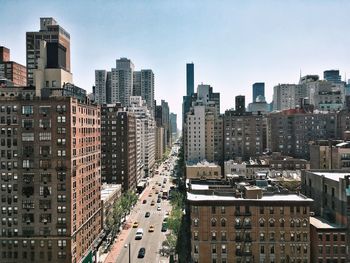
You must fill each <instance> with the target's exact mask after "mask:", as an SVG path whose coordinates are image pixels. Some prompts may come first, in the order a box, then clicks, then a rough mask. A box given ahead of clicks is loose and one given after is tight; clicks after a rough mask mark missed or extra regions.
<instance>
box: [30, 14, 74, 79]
mask: <svg viewBox="0 0 350 263" xmlns="http://www.w3.org/2000/svg"><path fill="white" fill-rule="evenodd" d="M40 40H45V41H46V42H47V43H52V45H51V44H48V50H47V52H48V57H50V58H51V59H50V60H49V61H48V62H49V65H50V64H56V65H59V66H60V67H61V68H62V69H64V70H66V71H68V72H70V35H69V33H68V32H67V31H66V30H64V29H63V28H62V27H61V26H59V25H58V24H57V22H56V20H55V19H53V18H52V17H42V18H40V30H39V31H36V32H27V34H26V56H27V58H26V60H27V84H28V85H34V70H35V69H36V68H37V66H38V58H39V57H40V52H39V51H40ZM49 55H50V56H49Z"/></svg>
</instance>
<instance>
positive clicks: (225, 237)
mask: <svg viewBox="0 0 350 263" xmlns="http://www.w3.org/2000/svg"><path fill="white" fill-rule="evenodd" d="M221 241H227V234H226V232H221Z"/></svg>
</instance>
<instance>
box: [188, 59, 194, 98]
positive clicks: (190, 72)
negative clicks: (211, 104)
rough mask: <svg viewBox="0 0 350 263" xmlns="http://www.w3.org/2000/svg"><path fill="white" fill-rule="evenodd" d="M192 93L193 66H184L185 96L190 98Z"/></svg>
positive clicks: (189, 64) (191, 64) (190, 64)
mask: <svg viewBox="0 0 350 263" xmlns="http://www.w3.org/2000/svg"><path fill="white" fill-rule="evenodd" d="M193 93H194V64H193V63H187V64H186V96H189V97H191V95H192V94H193Z"/></svg>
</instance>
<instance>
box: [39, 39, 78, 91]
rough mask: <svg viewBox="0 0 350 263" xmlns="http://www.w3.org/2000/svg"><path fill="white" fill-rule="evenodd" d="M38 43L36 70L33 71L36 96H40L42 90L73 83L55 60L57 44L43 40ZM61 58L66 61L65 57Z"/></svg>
mask: <svg viewBox="0 0 350 263" xmlns="http://www.w3.org/2000/svg"><path fill="white" fill-rule="evenodd" d="M38 42H39V44H40V50H39V51H40V56H39V57H38V59H37V68H36V69H35V70H34V84H35V90H36V96H41V91H42V90H43V89H44V88H50V89H57V88H62V87H63V85H64V84H65V83H73V75H72V73H70V72H69V71H67V70H65V69H64V68H62V67H60V63H61V62H60V59H57V52H59V51H58V49H59V47H58V46H57V45H56V44H57V43H50V42H46V41H45V40H38ZM49 50H51V51H49ZM52 50H56V51H52ZM50 52H51V53H50ZM63 57H64V59H66V56H65V55H64V56H63Z"/></svg>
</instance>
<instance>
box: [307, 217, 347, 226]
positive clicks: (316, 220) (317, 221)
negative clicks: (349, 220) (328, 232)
mask: <svg viewBox="0 0 350 263" xmlns="http://www.w3.org/2000/svg"><path fill="white" fill-rule="evenodd" d="M310 224H311V225H313V226H314V227H316V228H319V229H337V228H342V227H341V226H339V225H336V224H333V223H329V222H328V221H326V220H325V219H323V218H320V217H312V216H311V217H310Z"/></svg>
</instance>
